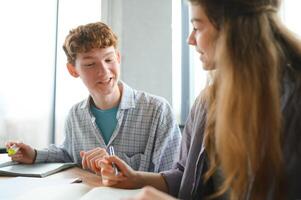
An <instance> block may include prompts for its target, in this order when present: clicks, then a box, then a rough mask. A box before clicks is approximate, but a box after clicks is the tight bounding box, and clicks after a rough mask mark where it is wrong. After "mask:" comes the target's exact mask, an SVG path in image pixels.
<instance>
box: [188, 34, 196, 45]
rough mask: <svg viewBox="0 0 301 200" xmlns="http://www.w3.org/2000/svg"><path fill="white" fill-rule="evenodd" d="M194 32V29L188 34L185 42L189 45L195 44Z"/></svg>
mask: <svg viewBox="0 0 301 200" xmlns="http://www.w3.org/2000/svg"><path fill="white" fill-rule="evenodd" d="M194 36H195V34H194V31H192V32H191V33H190V34H189V36H188V38H187V43H188V44H189V45H196V41H195V37H194Z"/></svg>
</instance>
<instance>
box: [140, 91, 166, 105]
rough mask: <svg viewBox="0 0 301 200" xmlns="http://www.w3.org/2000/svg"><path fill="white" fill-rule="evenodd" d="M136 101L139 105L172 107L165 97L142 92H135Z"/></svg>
mask: <svg viewBox="0 0 301 200" xmlns="http://www.w3.org/2000/svg"><path fill="white" fill-rule="evenodd" d="M135 100H136V102H137V103H146V104H149V105H153V106H170V104H169V102H168V101H167V100H166V99H165V98H164V97H161V96H158V95H154V94H151V93H148V92H145V91H141V90H135Z"/></svg>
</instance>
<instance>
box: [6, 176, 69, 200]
mask: <svg viewBox="0 0 301 200" xmlns="http://www.w3.org/2000/svg"><path fill="white" fill-rule="evenodd" d="M73 181H74V178H51V179H45V178H43V179H41V178H28V177H16V178H6V179H0V191H1V192H0V199H1V200H14V199H16V198H18V196H23V194H25V193H27V192H28V191H31V190H33V189H36V188H43V187H49V186H55V187H56V188H60V187H61V186H63V185H69V184H70V183H71V182H73ZM35 195H37V194H35ZM44 195H45V194H44ZM45 196H46V195H45Z"/></svg>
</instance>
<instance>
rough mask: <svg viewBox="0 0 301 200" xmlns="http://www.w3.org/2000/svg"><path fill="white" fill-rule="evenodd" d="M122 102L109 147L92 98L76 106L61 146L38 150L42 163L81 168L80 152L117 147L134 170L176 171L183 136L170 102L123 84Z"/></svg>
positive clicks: (121, 155) (116, 150) (39, 159)
mask: <svg viewBox="0 0 301 200" xmlns="http://www.w3.org/2000/svg"><path fill="white" fill-rule="evenodd" d="M119 84H120V85H121V87H122V88H123V89H122V98H121V102H120V105H119V108H118V111H117V116H116V118H117V121H118V122H117V125H116V128H115V130H114V132H113V134H112V137H111V139H110V140H109V142H108V144H107V145H106V144H105V142H104V140H103V138H102V135H101V133H100V130H99V129H98V127H97V125H96V122H95V117H94V116H93V115H92V114H91V111H90V103H89V102H90V98H91V97H89V98H87V99H86V100H84V101H82V102H80V103H78V104H76V105H74V106H73V107H72V108H71V110H70V112H69V115H68V117H67V120H66V124H65V134H66V135H65V140H64V143H63V144H62V145H61V146H56V145H50V146H49V147H48V148H47V149H43V150H38V151H37V158H36V163H38V162H75V163H78V164H81V157H80V155H79V152H80V151H81V150H83V151H88V150H91V149H94V148H96V147H102V148H106V149H107V148H108V147H109V146H110V145H113V146H114V149H115V154H116V155H117V156H119V157H120V158H121V159H123V160H124V161H125V162H126V163H128V164H129V165H130V166H131V167H132V168H133V169H134V170H139V171H149V172H160V171H164V170H167V169H170V168H171V167H172V164H173V162H174V161H175V160H176V159H177V158H178V153H179V146H180V141H181V133H180V130H179V127H178V125H177V123H176V120H175V117H174V115H173V113H172V110H171V107H170V105H169V104H168V102H167V101H166V100H165V99H163V98H161V97H157V96H153V95H150V94H147V93H145V92H141V91H137V90H134V89H132V88H130V87H129V86H127V85H126V84H124V83H122V82H120V83H119Z"/></svg>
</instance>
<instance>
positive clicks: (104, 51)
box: [77, 46, 116, 58]
mask: <svg viewBox="0 0 301 200" xmlns="http://www.w3.org/2000/svg"><path fill="white" fill-rule="evenodd" d="M115 53H116V49H115V48H114V47H113V46H110V47H105V48H93V49H91V50H89V51H87V52H81V53H78V54H77V57H78V58H90V57H92V56H106V55H109V54H115Z"/></svg>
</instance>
